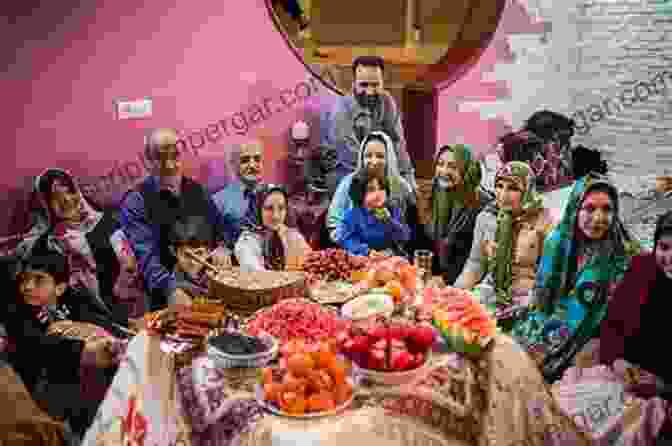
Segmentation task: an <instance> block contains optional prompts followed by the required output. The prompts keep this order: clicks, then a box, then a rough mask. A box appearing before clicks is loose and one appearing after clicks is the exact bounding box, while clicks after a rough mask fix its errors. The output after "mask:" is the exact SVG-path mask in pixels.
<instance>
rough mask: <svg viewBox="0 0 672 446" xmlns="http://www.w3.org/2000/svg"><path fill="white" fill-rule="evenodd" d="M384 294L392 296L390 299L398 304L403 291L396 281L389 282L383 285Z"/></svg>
mask: <svg viewBox="0 0 672 446" xmlns="http://www.w3.org/2000/svg"><path fill="white" fill-rule="evenodd" d="M385 292H386V293H388V294H389V295H390V296H392V299H393V300H394V301H395V302H399V301H400V300H401V294H402V292H403V290H402V288H401V284H400V283H399V282H398V281H396V280H391V281H389V282H387V284H386V285H385Z"/></svg>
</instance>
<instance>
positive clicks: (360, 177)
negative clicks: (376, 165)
mask: <svg viewBox="0 0 672 446" xmlns="http://www.w3.org/2000/svg"><path fill="white" fill-rule="evenodd" d="M388 193H389V183H388V182H387V179H386V178H385V176H384V174H381V173H378V172H377V171H374V170H368V169H366V170H360V171H359V172H358V173H357V174H356V175H355V177H354V178H353V180H352V185H351V186H350V197H351V199H352V202H353V204H354V207H353V208H351V209H348V210H347V211H346V213H345V216H344V226H345V228H344V234H343V239H342V241H341V246H342V247H343V248H344V249H345V250H346V251H348V252H349V253H350V254H353V255H360V256H366V255H368V254H369V253H370V252H372V251H388V252H389V253H390V254H392V255H404V254H405V252H404V248H403V246H404V245H405V244H406V243H407V242H408V240H409V239H410V236H411V232H410V229H409V228H408V225H406V224H405V223H402V222H401V219H402V218H401V211H400V210H399V208H398V207H392V206H390V205H389V203H388V202H387V196H388Z"/></svg>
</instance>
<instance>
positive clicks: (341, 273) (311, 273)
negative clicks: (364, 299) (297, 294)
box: [303, 248, 367, 284]
mask: <svg viewBox="0 0 672 446" xmlns="http://www.w3.org/2000/svg"><path fill="white" fill-rule="evenodd" d="M366 264H367V259H366V257H358V256H352V255H350V254H348V253H347V252H346V251H344V250H342V249H337V248H329V249H324V250H321V251H313V252H311V253H309V254H307V255H306V258H305V260H304V262H303V270H304V272H305V273H306V275H307V281H308V283H310V284H315V283H317V282H320V281H327V282H333V281H337V280H345V281H347V280H349V279H350V276H351V274H352V273H353V272H355V271H359V270H361V269H363V268H364V267H365V266H366Z"/></svg>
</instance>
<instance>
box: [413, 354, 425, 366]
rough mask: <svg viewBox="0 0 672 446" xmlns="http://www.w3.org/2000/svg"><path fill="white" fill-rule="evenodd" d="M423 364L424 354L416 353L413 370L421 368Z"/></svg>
mask: <svg viewBox="0 0 672 446" xmlns="http://www.w3.org/2000/svg"><path fill="white" fill-rule="evenodd" d="M424 363H425V354H424V353H416V354H415V356H414V358H413V368H417V367H421V366H422V365H423V364H424Z"/></svg>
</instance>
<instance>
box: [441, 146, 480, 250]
mask: <svg viewBox="0 0 672 446" xmlns="http://www.w3.org/2000/svg"><path fill="white" fill-rule="evenodd" d="M447 151H450V152H452V153H453V154H454V155H455V160H456V161H457V162H458V163H459V165H460V167H461V171H462V177H463V183H462V186H461V187H460V188H459V190H454V191H450V190H443V189H442V188H440V187H438V185H437V182H436V179H435V181H434V184H433V185H432V222H431V224H432V228H433V234H434V237H435V238H436V239H440V238H443V237H445V236H446V233H447V232H448V231H449V228H450V226H451V223H452V219H453V217H454V216H455V214H456V213H455V212H453V210H454V209H455V208H459V207H464V206H465V204H466V202H467V201H468V200H469V198H470V197H473V196H474V194H476V193H477V192H478V190H479V187H480V185H481V178H482V175H483V172H482V170H481V163H480V162H479V161H478V160H476V159H474V156H473V153H472V150H471V148H470V147H469V146H465V145H464V144H456V145H453V146H443V147H441V148H440V149H439V150H438V151H437V153H436V156H435V157H434V169H435V171H436V163H437V162H438V161H439V158H440V157H441V155H443V154H444V153H445V152H447Z"/></svg>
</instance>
